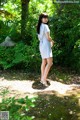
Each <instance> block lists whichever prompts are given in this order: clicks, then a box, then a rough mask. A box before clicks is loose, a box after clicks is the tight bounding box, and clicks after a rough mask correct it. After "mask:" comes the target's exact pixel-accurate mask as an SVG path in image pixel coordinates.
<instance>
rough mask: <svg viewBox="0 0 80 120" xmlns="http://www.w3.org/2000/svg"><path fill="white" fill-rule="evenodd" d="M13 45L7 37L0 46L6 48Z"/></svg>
mask: <svg viewBox="0 0 80 120" xmlns="http://www.w3.org/2000/svg"><path fill="white" fill-rule="evenodd" d="M14 45H15V43H14V42H13V41H12V40H11V38H10V37H9V36H7V37H6V38H5V41H4V42H2V43H1V44H0V46H8V47H10V46H14Z"/></svg>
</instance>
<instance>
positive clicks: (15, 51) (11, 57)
mask: <svg viewBox="0 0 80 120" xmlns="http://www.w3.org/2000/svg"><path fill="white" fill-rule="evenodd" d="M36 63H37V64H36ZM39 65H40V54H39V52H38V48H37V42H33V43H32V46H29V45H26V44H24V43H23V42H19V43H17V44H16V46H15V47H11V48H8V47H0V66H1V67H2V68H3V69H8V68H11V67H18V68H23V69H27V70H34V71H37V69H38V68H37V67H38V66H39Z"/></svg>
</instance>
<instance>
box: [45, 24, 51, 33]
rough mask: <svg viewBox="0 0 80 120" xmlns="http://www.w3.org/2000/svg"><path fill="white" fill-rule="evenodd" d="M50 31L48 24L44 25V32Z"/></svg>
mask: <svg viewBox="0 0 80 120" xmlns="http://www.w3.org/2000/svg"><path fill="white" fill-rule="evenodd" d="M47 32H50V29H49V27H48V25H45V33H47Z"/></svg>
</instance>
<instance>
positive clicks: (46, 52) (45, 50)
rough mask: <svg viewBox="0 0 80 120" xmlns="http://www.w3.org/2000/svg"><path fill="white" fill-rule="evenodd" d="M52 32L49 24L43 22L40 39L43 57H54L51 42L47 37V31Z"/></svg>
mask: <svg viewBox="0 0 80 120" xmlns="http://www.w3.org/2000/svg"><path fill="white" fill-rule="evenodd" d="M47 32H49V33H50V29H49V27H48V25H47V24H44V23H41V26H40V34H38V39H39V41H40V42H39V51H40V55H41V57H42V59H45V58H50V57H53V54H52V48H51V43H50V41H49V40H48V39H47V36H46V33H47Z"/></svg>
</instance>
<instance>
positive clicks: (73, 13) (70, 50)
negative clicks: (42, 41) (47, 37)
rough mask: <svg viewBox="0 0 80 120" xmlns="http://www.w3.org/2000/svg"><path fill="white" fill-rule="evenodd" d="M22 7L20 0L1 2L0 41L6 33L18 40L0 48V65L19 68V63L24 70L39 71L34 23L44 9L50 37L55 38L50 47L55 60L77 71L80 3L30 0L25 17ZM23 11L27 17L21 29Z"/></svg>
mask: <svg viewBox="0 0 80 120" xmlns="http://www.w3.org/2000/svg"><path fill="white" fill-rule="evenodd" d="M24 1H25V0H24ZM21 6H22V4H21V1H20V0H16V1H15V0H8V1H7V2H6V1H1V11H0V14H1V15H0V29H1V30H0V43H1V42H3V41H4V39H5V38H6V36H10V37H11V38H12V40H13V41H15V42H16V43H17V45H16V46H15V47H14V48H5V47H4V48H3V47H0V50H1V51H0V56H1V58H0V65H1V67H2V68H4V69H7V68H11V67H15V68H19V66H20V67H21V68H23V69H25V68H28V69H29V68H31V70H35V69H36V71H37V70H38V68H39V66H40V62H41V60H40V54H39V51H38V46H39V44H38V43H39V42H38V39H37V33H36V25H37V21H38V17H39V14H40V13H42V12H47V13H48V14H49V16H50V17H49V21H50V24H49V26H50V29H51V36H52V38H53V39H54V41H55V45H54V47H53V56H54V63H55V64H57V65H62V66H67V67H71V68H72V69H75V70H76V71H79V68H80V63H79V60H80V55H79V53H80V51H79V49H78V47H76V49H75V46H76V44H78V46H80V45H79V44H80V43H79V42H78V41H79V39H80V17H79V13H80V12H79V9H80V5H79V4H53V0H46V1H43V0H30V2H29V6H28V16H25V14H26V13H25V9H24V11H23V10H22V7H21ZM24 6H25V4H24ZM36 6H37V7H36ZM23 8H24V7H23ZM22 11H23V13H24V16H23V17H24V18H25V20H26V21H25V23H23V24H24V28H22V20H21V19H22ZM26 15H27V14H26ZM23 21H24V20H23ZM22 33H24V34H23V35H22ZM21 40H22V41H23V42H24V45H23V43H21ZM19 42H20V43H19ZM25 44H26V45H25ZM19 49H20V50H19ZM5 51H6V52H5ZM75 57H76V58H75ZM36 63H37V64H36Z"/></svg>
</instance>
